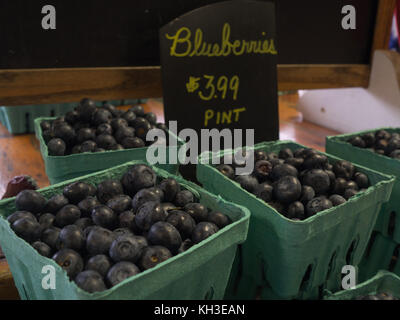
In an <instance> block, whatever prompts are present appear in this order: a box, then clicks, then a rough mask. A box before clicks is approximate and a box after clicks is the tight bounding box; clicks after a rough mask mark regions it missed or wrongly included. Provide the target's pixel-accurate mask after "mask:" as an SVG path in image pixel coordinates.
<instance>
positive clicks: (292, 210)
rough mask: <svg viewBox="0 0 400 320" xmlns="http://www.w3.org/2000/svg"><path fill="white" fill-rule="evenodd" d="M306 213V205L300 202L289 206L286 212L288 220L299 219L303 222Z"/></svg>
mask: <svg viewBox="0 0 400 320" xmlns="http://www.w3.org/2000/svg"><path fill="white" fill-rule="evenodd" d="M304 213H305V210H304V205H303V204H302V203H301V202H300V201H295V202H292V203H291V204H290V205H289V206H288V208H287V210H286V217H287V218H288V219H295V218H297V219H299V220H303V219H304V218H305V215H304Z"/></svg>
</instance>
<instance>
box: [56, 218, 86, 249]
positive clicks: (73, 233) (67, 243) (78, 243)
mask: <svg viewBox="0 0 400 320" xmlns="http://www.w3.org/2000/svg"><path fill="white" fill-rule="evenodd" d="M84 245H85V237H84V234H83V231H82V230H81V229H80V228H79V227H78V226H76V225H74V224H71V225H68V226H66V227H64V228H62V229H61V231H60V234H59V236H58V240H57V244H56V247H57V249H58V250H61V249H73V250H75V251H77V252H79V251H80V250H81V249H82V248H83V247H84Z"/></svg>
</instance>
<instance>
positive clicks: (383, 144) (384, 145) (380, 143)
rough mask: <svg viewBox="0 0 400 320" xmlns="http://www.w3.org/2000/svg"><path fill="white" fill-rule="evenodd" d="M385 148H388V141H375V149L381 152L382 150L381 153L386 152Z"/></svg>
mask: <svg viewBox="0 0 400 320" xmlns="http://www.w3.org/2000/svg"><path fill="white" fill-rule="evenodd" d="M387 146H388V140H383V139H381V140H377V141H376V142H375V148H376V149H381V150H383V152H384V150H386V148H387Z"/></svg>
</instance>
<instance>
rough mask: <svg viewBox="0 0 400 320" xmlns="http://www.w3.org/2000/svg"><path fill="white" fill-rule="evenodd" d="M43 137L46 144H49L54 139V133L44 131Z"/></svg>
mask: <svg viewBox="0 0 400 320" xmlns="http://www.w3.org/2000/svg"><path fill="white" fill-rule="evenodd" d="M42 137H43V140H44V142H46V144H48V143H49V141H50V140H51V139H53V138H54V133H53V131H52V130H46V131H43V133H42Z"/></svg>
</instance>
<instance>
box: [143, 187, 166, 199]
mask: <svg viewBox="0 0 400 320" xmlns="http://www.w3.org/2000/svg"><path fill="white" fill-rule="evenodd" d="M147 190H150V191H151V192H154V193H155V194H156V195H157V196H158V198H159V200H160V202H163V201H165V197H164V191H163V190H162V189H161V188H159V187H151V188H148V189H147Z"/></svg>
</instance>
